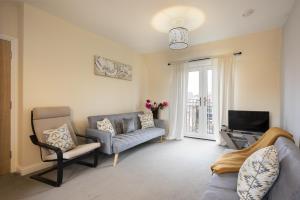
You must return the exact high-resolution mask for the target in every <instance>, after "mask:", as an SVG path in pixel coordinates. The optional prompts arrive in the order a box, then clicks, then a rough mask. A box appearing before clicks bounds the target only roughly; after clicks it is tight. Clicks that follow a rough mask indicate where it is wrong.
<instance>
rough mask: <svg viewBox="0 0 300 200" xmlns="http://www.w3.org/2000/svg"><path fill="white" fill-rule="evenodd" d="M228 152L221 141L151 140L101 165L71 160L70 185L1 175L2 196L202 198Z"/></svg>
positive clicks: (39, 199) (6, 199) (43, 199)
mask: <svg viewBox="0 0 300 200" xmlns="http://www.w3.org/2000/svg"><path fill="white" fill-rule="evenodd" d="M223 151H224V149H223V148H222V147H219V146H217V145H216V144H215V142H211V141H205V140H199V139H190V138H186V139H184V140H183V141H168V142H164V143H153V142H149V143H146V144H143V145H140V146H138V147H136V148H134V149H132V150H128V151H126V152H124V153H122V154H120V158H119V163H118V165H117V166H116V167H115V168H114V167H112V157H107V156H100V163H99V166H98V167H97V168H88V167H85V166H81V165H76V164H74V165H71V166H69V167H67V168H66V170H65V175H64V184H63V185H62V186H61V187H60V188H54V187H51V186H48V185H45V184H43V183H40V182H37V181H34V180H31V179H30V178H29V177H28V176H25V177H20V176H18V175H7V176H2V177H1V176H0V199H3V200H10V199H26V200H198V199H200V197H201V194H202V193H203V192H204V191H205V189H206V187H207V183H208V182H209V179H210V176H211V173H210V170H209V166H210V164H211V163H212V162H213V161H214V160H215V159H216V158H217V157H218V156H219V155H220V154H221V153H222V152H223Z"/></svg>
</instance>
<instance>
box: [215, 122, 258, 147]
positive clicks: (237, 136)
mask: <svg viewBox="0 0 300 200" xmlns="http://www.w3.org/2000/svg"><path fill="white" fill-rule="evenodd" d="M220 134H221V137H222V138H223V139H224V140H225V142H226V145H227V146H228V147H229V148H230V149H237V150H238V149H243V148H246V147H248V146H250V145H252V144H253V143H255V142H256V141H257V140H258V139H259V138H260V137H261V135H262V134H263V133H258V132H248V131H234V130H229V129H228V128H227V127H225V126H223V127H222V130H221V131H220Z"/></svg>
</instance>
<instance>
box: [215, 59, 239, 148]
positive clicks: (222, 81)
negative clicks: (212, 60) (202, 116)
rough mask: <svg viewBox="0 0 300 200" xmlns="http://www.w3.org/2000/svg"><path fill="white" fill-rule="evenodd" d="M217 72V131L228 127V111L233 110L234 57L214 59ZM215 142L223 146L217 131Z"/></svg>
mask: <svg viewBox="0 0 300 200" xmlns="http://www.w3.org/2000/svg"><path fill="white" fill-rule="evenodd" d="M216 62H217V72H218V83H219V84H218V86H219V90H218V92H219V94H218V98H219V99H218V103H219V106H218V107H219V117H218V124H219V130H221V127H222V125H228V110H230V109H233V108H234V82H235V73H236V61H235V56H234V55H224V56H220V57H218V58H216ZM216 141H217V143H218V144H220V145H225V142H224V140H223V139H222V138H221V136H220V134H219V131H218V135H217V137H216Z"/></svg>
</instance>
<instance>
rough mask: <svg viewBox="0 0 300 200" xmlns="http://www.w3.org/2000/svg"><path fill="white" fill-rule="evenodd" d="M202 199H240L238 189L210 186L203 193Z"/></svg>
mask: <svg viewBox="0 0 300 200" xmlns="http://www.w3.org/2000/svg"><path fill="white" fill-rule="evenodd" d="M201 199H202V200H225V199H228V200H239V196H238V195H237V193H236V191H233V190H226V189H222V188H215V187H209V189H208V190H207V191H205V193H204V194H203V196H202V198H201Z"/></svg>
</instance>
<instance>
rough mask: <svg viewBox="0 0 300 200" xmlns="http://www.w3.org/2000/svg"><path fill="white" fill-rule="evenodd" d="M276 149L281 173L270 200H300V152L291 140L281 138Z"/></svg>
mask: <svg viewBox="0 0 300 200" xmlns="http://www.w3.org/2000/svg"><path fill="white" fill-rule="evenodd" d="M275 147H276V149H277V152H278V155H279V162H280V173H279V177H278V178H277V181H276V182H275V184H274V185H273V187H272V188H271V190H270V192H269V194H268V197H269V199H270V200H282V199H284V200H296V199H297V200H298V199H300V150H299V148H298V147H297V146H296V145H295V144H294V143H293V142H292V141H290V140H289V139H286V138H283V137H280V138H279V139H278V140H277V141H276V143H275Z"/></svg>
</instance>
